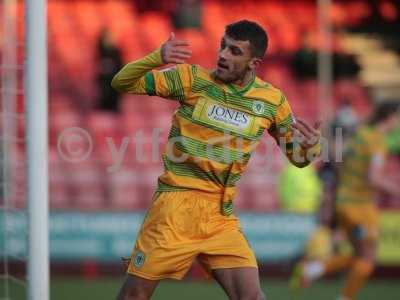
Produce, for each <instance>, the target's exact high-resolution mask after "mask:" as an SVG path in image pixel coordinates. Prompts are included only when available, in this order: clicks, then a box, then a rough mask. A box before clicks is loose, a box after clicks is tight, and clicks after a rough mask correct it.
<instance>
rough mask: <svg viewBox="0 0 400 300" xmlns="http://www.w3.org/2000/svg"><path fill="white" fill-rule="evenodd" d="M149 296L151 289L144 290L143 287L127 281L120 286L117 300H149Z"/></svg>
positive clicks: (144, 287) (135, 282)
mask: <svg viewBox="0 0 400 300" xmlns="http://www.w3.org/2000/svg"><path fill="white" fill-rule="evenodd" d="M151 294H152V289H151V288H146V286H145V285H140V284H138V282H137V281H132V280H129V279H128V280H127V281H125V283H124V285H123V286H122V288H121V290H120V292H119V295H118V297H117V300H149V299H150V297H151Z"/></svg>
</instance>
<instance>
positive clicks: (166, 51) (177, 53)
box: [161, 32, 192, 64]
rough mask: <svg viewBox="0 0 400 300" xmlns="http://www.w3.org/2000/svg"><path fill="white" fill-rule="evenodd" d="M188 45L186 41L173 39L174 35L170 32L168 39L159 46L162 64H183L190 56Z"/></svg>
mask: <svg viewBox="0 0 400 300" xmlns="http://www.w3.org/2000/svg"><path fill="white" fill-rule="evenodd" d="M189 46H190V44H189V43H188V42H186V41H180V40H176V39H175V33H173V32H171V35H170V36H169V39H168V40H167V41H166V42H165V43H164V44H162V46H161V58H162V60H163V63H164V64H183V63H184V62H185V60H186V59H188V58H190V57H191V56H192V51H191V50H190V49H189Z"/></svg>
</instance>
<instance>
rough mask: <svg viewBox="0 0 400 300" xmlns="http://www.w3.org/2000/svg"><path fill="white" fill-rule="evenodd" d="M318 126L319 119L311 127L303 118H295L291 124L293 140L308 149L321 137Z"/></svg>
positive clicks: (319, 124)
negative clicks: (294, 121)
mask: <svg viewBox="0 0 400 300" xmlns="http://www.w3.org/2000/svg"><path fill="white" fill-rule="evenodd" d="M320 126H321V122H320V121H318V122H316V123H315V124H314V126H313V127H312V126H310V125H308V124H307V123H306V122H305V121H304V120H302V119H296V123H294V124H292V129H293V132H294V140H295V141H298V142H299V143H300V145H301V147H302V148H303V149H309V148H311V147H313V146H314V145H316V144H317V143H318V142H319V139H320V138H321V133H320V131H319V128H320Z"/></svg>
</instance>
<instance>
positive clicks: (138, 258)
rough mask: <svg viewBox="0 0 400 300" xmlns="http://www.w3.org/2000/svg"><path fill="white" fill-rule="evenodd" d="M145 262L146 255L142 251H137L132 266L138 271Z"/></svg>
mask: <svg viewBox="0 0 400 300" xmlns="http://www.w3.org/2000/svg"><path fill="white" fill-rule="evenodd" d="M145 260H146V255H145V254H144V253H143V252H142V251H140V250H138V251H136V253H135V255H134V256H133V265H134V266H135V267H136V268H138V269H139V268H141V267H142V266H143V264H144V261H145Z"/></svg>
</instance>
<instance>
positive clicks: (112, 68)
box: [97, 29, 122, 112]
mask: <svg viewBox="0 0 400 300" xmlns="http://www.w3.org/2000/svg"><path fill="white" fill-rule="evenodd" d="M97 51H98V57H99V64H98V65H99V73H98V77H97V83H98V86H99V91H100V95H99V108H100V109H102V110H108V111H112V112H118V109H119V98H120V95H119V94H118V93H117V92H116V91H115V90H114V89H113V88H112V87H111V80H112V79H113V77H114V75H115V74H116V73H117V72H118V71H119V70H120V69H121V68H122V58H121V52H120V50H119V49H118V47H117V46H116V45H115V44H114V41H113V39H112V36H111V33H110V32H109V31H108V30H107V29H104V30H103V31H102V32H101V34H100V38H99V41H98V45H97Z"/></svg>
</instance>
